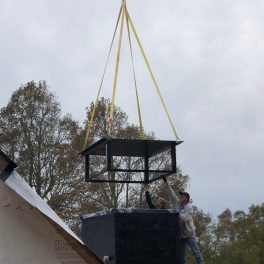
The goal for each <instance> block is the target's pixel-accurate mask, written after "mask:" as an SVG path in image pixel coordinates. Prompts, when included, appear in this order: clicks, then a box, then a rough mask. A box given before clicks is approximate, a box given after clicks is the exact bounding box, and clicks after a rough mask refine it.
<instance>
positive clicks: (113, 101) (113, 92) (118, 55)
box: [108, 2, 125, 136]
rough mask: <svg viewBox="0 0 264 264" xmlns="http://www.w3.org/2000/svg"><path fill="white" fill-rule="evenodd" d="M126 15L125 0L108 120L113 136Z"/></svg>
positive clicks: (109, 134)
mask: <svg viewBox="0 0 264 264" xmlns="http://www.w3.org/2000/svg"><path fill="white" fill-rule="evenodd" d="M124 17H125V9H124V2H122V19H121V27H120V33H119V40H118V49H117V57H116V67H115V77H114V86H113V91H112V100H111V108H110V114H109V120H108V125H109V127H108V136H111V130H112V124H113V116H114V108H115V95H116V85H117V77H118V70H119V61H120V52H121V44H122V36H123V27H124Z"/></svg>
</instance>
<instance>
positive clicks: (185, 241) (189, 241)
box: [180, 236, 204, 264]
mask: <svg viewBox="0 0 264 264" xmlns="http://www.w3.org/2000/svg"><path fill="white" fill-rule="evenodd" d="M187 245H188V246H189V247H190V248H191V250H192V253H193V255H194V257H195V259H196V263H197V264H204V261H203V257H202V254H201V252H200V250H199V248H198V246H197V243H196V237H194V236H192V237H187V238H182V239H181V240H180V264H186V248H187Z"/></svg>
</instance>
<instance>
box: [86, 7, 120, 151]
mask: <svg viewBox="0 0 264 264" xmlns="http://www.w3.org/2000/svg"><path fill="white" fill-rule="evenodd" d="M122 10H123V4H122V5H121V7H120V10H119V13H118V17H117V22H116V26H115V30H114V34H113V38H112V41H111V45H110V49H109V52H108V56H107V59H106V63H105V67H104V71H103V76H102V79H101V82H100V85H99V89H98V93H97V96H96V99H95V103H94V106H93V111H92V115H91V117H90V120H89V124H88V129H87V132H86V136H85V141H84V146H83V148H85V147H86V145H87V143H88V141H89V136H90V133H91V129H92V124H93V120H94V116H95V112H96V108H97V105H98V101H99V97H100V93H101V90H102V86H103V82H104V77H105V73H106V68H107V65H108V61H109V58H110V54H111V51H112V47H113V43H114V39H115V36H116V32H117V28H118V24H119V21H120V17H121V13H122Z"/></svg>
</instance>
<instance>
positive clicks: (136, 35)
mask: <svg viewBox="0 0 264 264" xmlns="http://www.w3.org/2000/svg"><path fill="white" fill-rule="evenodd" d="M125 12H126V17H127V18H128V21H129V24H130V26H131V28H132V30H133V33H134V35H135V37H136V40H137V43H138V45H139V48H140V50H141V53H142V55H143V58H144V60H145V63H146V65H147V68H148V70H149V73H150V76H151V78H152V81H153V83H154V85H155V88H156V90H157V93H158V95H159V97H160V100H161V102H162V105H163V108H164V110H165V112H166V115H167V117H168V119H169V122H170V124H171V127H172V130H173V133H174V135H175V137H176V139H177V140H180V139H179V137H178V135H177V132H176V129H175V127H174V125H173V123H172V120H171V117H170V114H169V111H168V109H167V107H166V104H165V102H164V100H163V97H162V95H161V92H160V90H159V87H158V84H157V81H156V79H155V77H154V75H153V72H152V70H151V67H150V64H149V62H148V59H147V56H146V54H145V52H144V49H143V47H142V45H141V42H140V40H139V37H138V34H137V32H136V29H135V27H134V25H133V22H132V20H131V17H130V15H129V13H128V11H127V9H126V8H125Z"/></svg>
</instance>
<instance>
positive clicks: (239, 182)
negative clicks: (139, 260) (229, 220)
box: [0, 0, 264, 215]
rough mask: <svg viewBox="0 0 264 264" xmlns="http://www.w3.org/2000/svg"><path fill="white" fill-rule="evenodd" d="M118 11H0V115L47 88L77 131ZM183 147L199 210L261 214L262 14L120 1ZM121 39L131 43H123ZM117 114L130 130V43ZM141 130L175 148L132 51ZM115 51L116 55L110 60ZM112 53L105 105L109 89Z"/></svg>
mask: <svg viewBox="0 0 264 264" xmlns="http://www.w3.org/2000/svg"><path fill="white" fill-rule="evenodd" d="M120 2H121V1H117V0H111V1H109V0H100V1H90V0H85V1H84V0H74V1H73V0H64V1H58V0H55V1H54V0H52V1H51V0H20V1H14V0H0V38H1V41H0V107H3V106H5V105H6V104H7V102H8V100H9V98H10V96H11V94H12V92H13V91H14V90H16V89H17V88H18V87H19V86H20V85H21V84H24V83H26V82H28V81H30V80H35V81H38V80H46V81H47V83H48V84H49V86H50V89H52V90H53V91H54V92H56V94H57V96H58V97H59V100H60V103H61V105H62V109H63V112H64V113H71V114H72V115H73V117H74V118H76V119H78V120H79V121H80V122H83V120H84V118H85V106H87V105H88V104H89V103H90V102H91V101H92V100H94V98H95V94H96V91H97V89H98V84H99V80H100V78H101V75H102V70H103V67H104V63H105V59H106V56H107V52H108V48H109V44H110V40H111V37H112V32H113V27H114V25H115V21H116V17H117V13H118V10H119V6H120ZM127 4H128V8H129V10H130V14H131V17H132V19H133V21H134V24H135V26H136V28H137V30H138V33H139V35H140V38H141V40H142V43H143V46H144V48H145V51H146V53H147V56H148V58H149V61H150V63H151V65H152V67H153V71H154V73H155V75H156V78H157V80H158V83H159V86H160V88H161V91H162V93H163V95H164V98H165V100H166V102H167V105H168V108H169V110H170V113H171V116H172V119H173V121H174V123H175V126H176V129H177V131H178V133H179V135H180V138H181V139H182V140H184V141H185V142H184V144H182V145H181V146H179V147H178V151H177V153H178V163H179V165H181V167H182V170H183V172H184V173H186V174H189V175H190V176H191V185H190V187H189V188H188V190H189V191H190V193H191V195H192V198H193V200H194V203H195V204H196V205H197V206H199V207H200V208H202V209H203V210H204V211H206V212H211V213H213V214H215V215H216V214H218V213H220V212H221V211H222V210H224V209H225V208H227V207H229V208H231V209H232V210H237V209H244V210H246V209H247V208H248V207H249V206H250V205H251V204H252V203H261V202H263V186H264V177H263V165H264V89H263V88H264V87H263V84H264V78H263V70H264V18H263V14H264V2H263V1H262V0H254V1H250V0H248V1H246V0H222V1H214V0H188V1H183V0H182V1H179V0H166V1H157V0H144V1H140V0H133V1H132V0H127ZM125 37H126V35H125ZM123 44H124V46H123V49H122V54H121V57H122V58H121V62H120V63H121V65H120V67H121V68H120V78H119V81H118V88H117V89H118V90H117V98H116V103H117V105H119V106H121V107H122V108H123V109H124V110H125V111H126V112H127V113H128V115H129V116H130V120H131V121H132V122H135V123H136V122H137V114H136V107H135V106H136V105H135V99H134V94H133V83H132V72H131V65H130V61H129V53H128V43H127V40H126V38H125V40H124V42H123ZM133 44H134V47H135V57H136V59H135V63H136V72H137V77H138V83H139V89H140V98H141V102H142V112H143V123H144V126H145V128H146V130H149V131H154V132H155V133H156V135H157V136H158V137H160V138H161V139H174V138H173V133H172V130H171V128H170V126H169V123H168V121H167V120H166V117H165V114H164V111H163V109H162V107H161V104H160V102H159V99H158V96H157V94H156V92H155V90H154V86H153V84H152V83H151V80H150V78H149V75H148V72H147V70H146V67H145V65H144V63H143V61H142V58H141V56H140V53H139V50H138V49H137V48H136V46H135V44H136V43H135V41H134V40H133ZM114 51H116V45H115V48H114ZM114 56H115V52H114V54H113V56H112V57H111V63H110V64H109V70H108V72H107V76H106V80H105V85H104V88H103V95H104V96H106V97H109V96H110V94H111V89H112V84H113V69H114V59H115V57H114Z"/></svg>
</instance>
